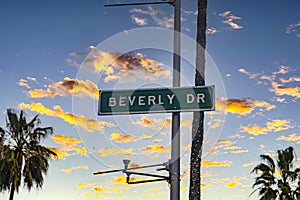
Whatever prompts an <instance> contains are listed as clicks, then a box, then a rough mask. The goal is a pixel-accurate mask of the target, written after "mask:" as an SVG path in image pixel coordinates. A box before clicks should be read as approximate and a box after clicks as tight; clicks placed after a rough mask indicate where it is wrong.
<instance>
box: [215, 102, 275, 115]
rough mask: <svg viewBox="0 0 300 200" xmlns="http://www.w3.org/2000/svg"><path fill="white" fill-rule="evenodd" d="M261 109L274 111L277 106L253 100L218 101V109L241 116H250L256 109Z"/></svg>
mask: <svg viewBox="0 0 300 200" xmlns="http://www.w3.org/2000/svg"><path fill="white" fill-rule="evenodd" d="M257 107H260V108H263V109H265V110H267V111H269V110H271V109H274V108H275V107H276V106H274V105H272V104H269V103H267V102H265V101H257V100H254V99H251V98H243V99H227V98H223V99H217V100H216V108H217V109H218V110H225V111H226V112H229V113H232V114H239V115H247V114H250V113H251V112H252V111H253V110H254V109H255V108H257Z"/></svg>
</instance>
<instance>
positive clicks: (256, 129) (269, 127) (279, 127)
mask: <svg viewBox="0 0 300 200" xmlns="http://www.w3.org/2000/svg"><path fill="white" fill-rule="evenodd" d="M290 128H293V126H292V125H291V123H290V120H286V119H275V120H272V121H269V122H267V123H266V127H261V126H259V125H257V124H254V125H248V126H242V127H241V131H242V132H246V133H248V134H250V135H256V136H257V135H262V134H266V133H268V132H279V131H283V130H287V129H290Z"/></svg>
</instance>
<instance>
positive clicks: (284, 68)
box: [273, 65, 290, 75]
mask: <svg viewBox="0 0 300 200" xmlns="http://www.w3.org/2000/svg"><path fill="white" fill-rule="evenodd" d="M289 71H290V67H288V66H283V65H281V66H279V70H278V71H277V72H273V75H277V74H287V73H288V72H289Z"/></svg>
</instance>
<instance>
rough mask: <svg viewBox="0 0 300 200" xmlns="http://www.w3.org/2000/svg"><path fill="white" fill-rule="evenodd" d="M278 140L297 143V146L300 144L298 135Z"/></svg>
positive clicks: (281, 137) (294, 134) (282, 137)
mask: <svg viewBox="0 0 300 200" xmlns="http://www.w3.org/2000/svg"><path fill="white" fill-rule="evenodd" d="M276 140H282V141H286V142H296V143H297V144H300V135H298V134H296V133H293V134H290V135H288V136H284V135H282V136H280V137H278V138H277V139H276Z"/></svg>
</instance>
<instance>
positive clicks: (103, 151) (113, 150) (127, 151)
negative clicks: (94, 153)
mask: <svg viewBox="0 0 300 200" xmlns="http://www.w3.org/2000/svg"><path fill="white" fill-rule="evenodd" d="M132 150H133V149H132V148H129V149H116V148H111V149H99V151H98V155H99V156H101V157H106V156H111V155H118V154H121V155H124V156H132Z"/></svg>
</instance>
